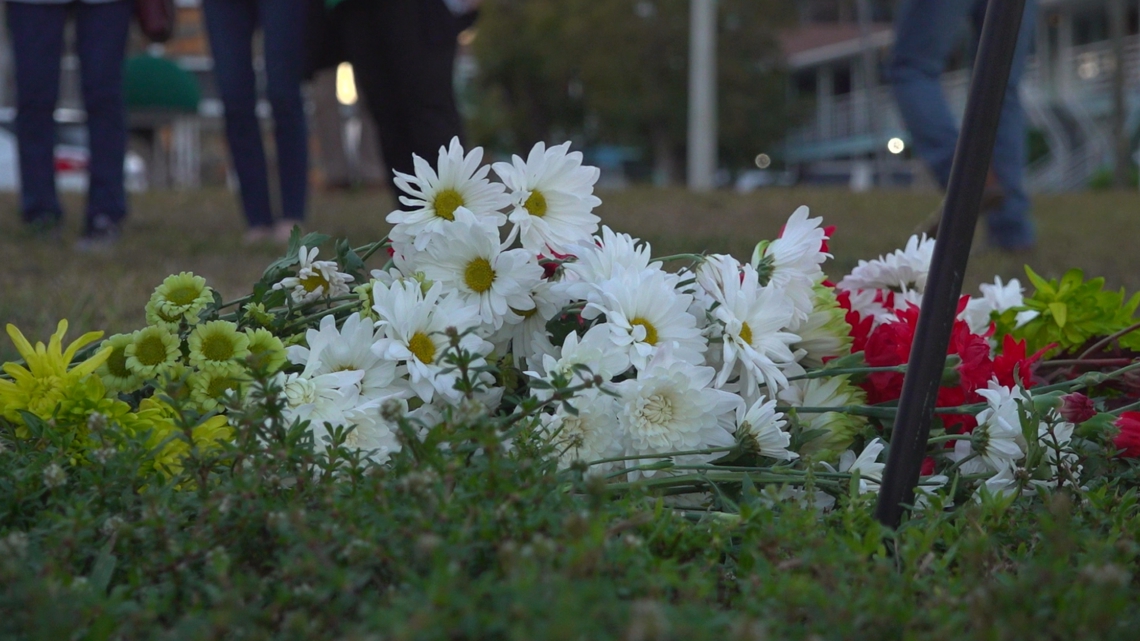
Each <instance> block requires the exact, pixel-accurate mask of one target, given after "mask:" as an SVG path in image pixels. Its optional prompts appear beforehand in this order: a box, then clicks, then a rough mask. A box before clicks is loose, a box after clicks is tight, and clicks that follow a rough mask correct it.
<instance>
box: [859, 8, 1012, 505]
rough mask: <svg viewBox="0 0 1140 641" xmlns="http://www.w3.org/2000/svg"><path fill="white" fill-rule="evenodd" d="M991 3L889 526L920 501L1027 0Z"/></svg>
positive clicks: (907, 393)
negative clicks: (944, 373) (936, 411)
mask: <svg viewBox="0 0 1140 641" xmlns="http://www.w3.org/2000/svg"><path fill="white" fill-rule="evenodd" d="M988 5H989V6H988V7H987V9H986V19H985V22H984V23H983V25H982V37H981V40H980V42H979V43H978V57H977V58H976V60H977V62H975V64H974V73H973V79H972V80H971V81H970V94H969V97H968V98H967V100H966V115H965V117H964V118H963V119H962V133H961V134H959V136H958V146H957V148H956V149H955V150H954V164H953V166H952V167H951V169H950V182H949V184H948V185H947V187H946V204H945V208H944V212H945V213H944V215H943V216H942V221H941V222H940V223H939V225H938V236H937V240H936V241H935V243H934V256H933V257H932V258H931V262H930V275H929V276H928V277H927V281H926V291H925V292H924V293H923V295H922V311H920V312H919V316H918V327H917V328H916V330H915V333H914V343H913V347H912V348H911V352H910V362H909V363H908V365H907V370H906V377H905V379H904V380H903V389H902V397H901V398H899V406H898V407H899V409H898V413H897V414H896V415H895V424H894V430H893V431H892V433H891V438H890V442H891V446H890V453H889V454H888V455H887V467H886V469H885V470H884V471H883V484H882V489H881V490H880V491H879V504H878V506H877V508H876V510H875V518H877V519H878V520H879V522H881V523H882V524H883V525H886V526H887V527H891V528H894V527H898V525H899V522H900V521H901V519H902V514H903V510H904V509H905V506H907V505H913V504H914V488H915V486H916V485H917V484H918V477H919V472H920V471H921V469H922V459H923V458H924V457H925V456H926V450H927V447H928V446H927V443H926V439H927V438H928V437H929V436H930V421H931V418H932V417H933V415H934V405H935V402H936V400H937V398H938V387H939V385H940V384H941V381H942V368H943V367H944V366H945V364H946V346H947V345H948V344H949V343H950V331H951V329H953V326H954V317H955V316H957V313H958V296H959V295H960V294H961V292H962V278H963V277H964V276H965V274H966V263H967V262H968V261H969V258H970V245H971V244H972V242H973V239H974V227H975V225H977V222H978V208H979V207H980V206H981V203H982V190H983V189H985V186H986V173H987V172H988V171H989V167H990V158H991V157H992V156H993V151H994V141H995V140H996V139H997V128H998V121H999V120H1000V117H1001V107H1002V103H1003V102H1004V101H1005V92H1006V88H1007V86H1008V84H1009V71H1010V67H1012V66H1013V55H1014V51H1015V50H1016V49H1017V35H1018V31H1019V29H1020V27H1021V17H1022V14H1024V13H1025V0H990V2H989V3H988Z"/></svg>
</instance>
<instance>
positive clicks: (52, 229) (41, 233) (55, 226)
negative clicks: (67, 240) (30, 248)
mask: <svg viewBox="0 0 1140 641" xmlns="http://www.w3.org/2000/svg"><path fill="white" fill-rule="evenodd" d="M24 233H25V235H26V236H27V237H28V238H29V239H32V240H45V241H49V242H59V241H60V240H63V220H62V218H61V217H52V216H40V217H37V218H33V219H32V220H29V221H28V222H27V223H25V224H24Z"/></svg>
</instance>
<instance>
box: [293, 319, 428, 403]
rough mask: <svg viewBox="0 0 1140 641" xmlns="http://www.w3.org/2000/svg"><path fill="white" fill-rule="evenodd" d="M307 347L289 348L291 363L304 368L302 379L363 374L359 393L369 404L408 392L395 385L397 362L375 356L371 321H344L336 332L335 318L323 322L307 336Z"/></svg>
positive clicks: (373, 332) (322, 320)
mask: <svg viewBox="0 0 1140 641" xmlns="http://www.w3.org/2000/svg"><path fill="white" fill-rule="evenodd" d="M305 342H306V343H307V344H308V347H304V346H301V345H292V346H290V347H289V348H288V354H289V360H290V361H291V362H293V363H295V364H298V365H304V366H305V369H304V371H303V372H301V376H304V377H308V378H312V377H314V376H319V375H321V374H328V373H332V372H344V371H357V372H363V377H362V378H361V380H360V385H359V386H360V393H361V395H362V396H363V397H364V398H365V399H366V400H371V399H378V398H382V397H387V396H391V395H393V394H402V393H404V392H406V391H407V390H406V388H402V387H400V386H398V385H394V383H395V382H396V363H395V361H391V360H386V359H383V358H380V357H379V356H377V355H376V354H374V353H372V343H373V342H375V330H374V329H373V324H372V323H371V322H370V321H367V320H364V319H362V318H361V316H360V314H359V313H355V314H352V315H351V316H349V317H348V318H346V319H345V320H344V325H343V327H341V328H340V329H337V326H336V318H334V317H333V316H332V315H329V316H325V317H324V318H322V319H321V323H320V327H319V328H317V329H310V330H309V331H308V332H306V333H305Z"/></svg>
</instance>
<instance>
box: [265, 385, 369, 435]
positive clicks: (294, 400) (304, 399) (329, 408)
mask: <svg viewBox="0 0 1140 641" xmlns="http://www.w3.org/2000/svg"><path fill="white" fill-rule="evenodd" d="M278 377H279V382H280V384H281V388H282V391H283V395H284V397H285V412H284V416H285V420H286V421H288V422H292V421H293V420H295V419H300V420H302V421H309V430H310V431H314V430H316V429H317V428H319V427H322V426H323V425H324V424H325V423H330V424H332V425H344V424H345V422H346V418H345V415H346V414H347V413H348V412H350V411H352V409H353V408H354V407H355V406H356V402H357V400H358V397H359V391H358V389H359V388H358V385H359V384H360V380H361V379H362V378H364V372H362V371H344V372H330V373H327V374H319V375H317V376H304V375H302V374H278ZM314 433H315V432H314Z"/></svg>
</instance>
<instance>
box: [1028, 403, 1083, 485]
mask: <svg viewBox="0 0 1140 641" xmlns="http://www.w3.org/2000/svg"><path fill="white" fill-rule="evenodd" d="M1053 418H1054V419H1057V420H1056V422H1055V423H1054V424H1053V425H1050V424H1049V423H1046V422H1045V421H1042V422H1041V423H1039V424H1038V426H1037V440H1038V441H1039V443H1040V444H1041V446H1042V448H1043V449H1044V452H1045V460H1044V463H1045V465H1044V466H1043V467H1042V468H1041V469H1040V470H1039V472H1040V474H1039V476H1040V475H1045V476H1046V478H1034V479H1032V480H1030V481H1029V483H1030V485H1034V486H1040V487H1045V488H1049V489H1052V488H1055V487H1057V485H1058V484H1059V483H1060V482H1061V481H1062V480H1066V481H1067V480H1069V479H1079V478H1080V474H1081V465H1080V464H1079V463H1078V461H1079V458H1080V457H1079V456H1078V454H1077V452H1076V451H1075V450H1073V447H1072V441H1073V432H1074V431H1075V430H1076V425H1074V424H1072V423H1069V422H1068V421H1061V420H1059V419H1060V417H1059V416H1056V415H1054V416H1053Z"/></svg>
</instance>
